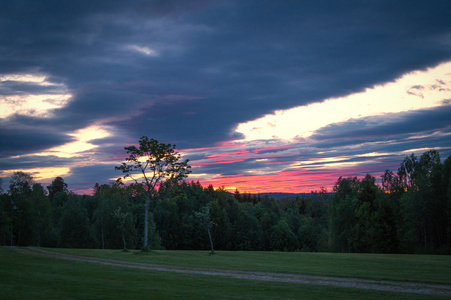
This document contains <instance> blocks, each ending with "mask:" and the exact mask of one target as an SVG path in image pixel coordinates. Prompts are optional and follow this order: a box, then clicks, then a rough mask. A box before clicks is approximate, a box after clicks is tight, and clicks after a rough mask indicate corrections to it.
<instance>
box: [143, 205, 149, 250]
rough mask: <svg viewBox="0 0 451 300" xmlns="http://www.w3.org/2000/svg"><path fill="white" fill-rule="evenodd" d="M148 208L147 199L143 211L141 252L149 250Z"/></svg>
mask: <svg viewBox="0 0 451 300" xmlns="http://www.w3.org/2000/svg"><path fill="white" fill-rule="evenodd" d="M149 206H150V199H149V197H147V199H146V205H145V209H144V242H143V250H148V249H149Z"/></svg>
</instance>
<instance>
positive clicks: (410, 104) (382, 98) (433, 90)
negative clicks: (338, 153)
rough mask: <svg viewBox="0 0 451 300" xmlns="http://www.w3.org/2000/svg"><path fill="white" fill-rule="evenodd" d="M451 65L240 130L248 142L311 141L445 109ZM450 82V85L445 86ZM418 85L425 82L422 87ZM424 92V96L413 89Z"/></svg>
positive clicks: (280, 114) (450, 90) (285, 112)
mask: <svg viewBox="0 0 451 300" xmlns="http://www.w3.org/2000/svg"><path fill="white" fill-rule="evenodd" d="M450 69H451V63H449V62H448V63H444V64H441V65H439V66H437V67H435V68H432V69H428V70H427V71H416V72H412V73H409V74H406V75H404V76H402V77H401V78H399V79H397V80H395V81H394V82H390V83H385V84H383V85H378V86H375V87H372V88H368V89H366V90H365V91H363V92H359V93H355V94H350V95H347V96H345V97H340V98H332V99H326V100H324V101H322V102H320V103H314V104H309V105H306V106H300V107H296V108H292V109H289V110H282V111H276V112H275V113H274V114H271V115H267V116H265V117H262V118H260V119H257V120H253V121H249V122H246V123H241V124H239V125H238V126H237V129H236V131H237V132H239V133H242V134H244V136H245V140H247V141H250V140H261V139H274V138H279V139H285V140H290V139H294V138H296V137H301V138H308V137H309V136H311V135H312V134H314V133H315V132H316V131H317V130H319V129H320V128H322V127H325V126H327V125H329V124H335V123H342V122H346V121H348V120H355V119H357V120H358V119H362V118H367V117H373V116H380V117H383V116H384V115H386V114H395V113H402V112H406V111H412V110H419V109H425V108H431V107H438V106H443V105H444V104H443V101H444V100H445V99H449V98H451V73H450V72H449V70H450ZM445 82H446V83H445ZM418 83H421V84H422V85H421V88H419V87H420V85H419V84H418ZM420 89H421V90H422V91H421V93H418V92H412V90H414V91H417V90H420Z"/></svg>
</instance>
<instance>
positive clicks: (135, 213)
mask: <svg viewBox="0 0 451 300" xmlns="http://www.w3.org/2000/svg"><path fill="white" fill-rule="evenodd" d="M380 181H381V183H380V184H377V183H376V178H375V177H374V176H372V175H370V174H367V175H366V176H365V177H363V178H357V177H347V178H344V177H340V178H338V179H337V181H336V183H335V185H334V187H333V191H331V192H327V191H326V190H325V189H324V188H320V190H319V191H313V192H312V193H311V194H310V195H309V196H308V197H307V196H306V197H293V198H290V197H287V198H282V199H278V200H275V199H273V198H270V197H268V196H262V195H259V194H252V195H251V194H249V193H240V191H238V190H236V191H235V193H230V192H228V191H226V190H225V189H224V188H217V189H214V188H213V187H212V186H207V187H203V186H202V185H201V184H200V183H199V182H194V181H187V180H180V181H171V183H170V184H167V185H164V184H163V185H160V186H159V189H158V193H157V194H155V195H156V196H155V197H154V198H152V201H150V203H149V207H148V220H149V221H148V222H147V230H148V231H147V232H148V237H149V245H148V246H149V248H151V249H168V250H176V249H196V250H210V249H211V250H212V251H213V247H214V250H265V251H315V252H316V251H328V252H361V253H429V254H451V157H448V158H447V159H446V160H445V161H444V162H443V163H442V162H441V159H440V154H439V152H438V151H436V150H430V151H427V152H425V153H423V154H422V155H421V156H420V157H417V156H415V155H414V154H412V155H411V156H408V157H406V158H405V159H404V160H403V161H402V162H401V163H400V166H399V168H398V171H397V172H396V173H394V172H392V171H388V170H387V171H386V172H385V173H384V174H383V175H382V176H381V180H380ZM4 185H5V183H4ZM0 193H1V194H0V244H1V245H6V246H9V245H11V246H16V245H17V246H41V247H61V248H65V247H70V248H101V249H111V248H112V249H141V248H142V247H143V243H144V241H143V233H144V230H145V227H146V226H145V223H146V222H144V220H145V219H144V217H143V216H144V215H145V213H146V187H145V185H144V184H143V183H132V184H127V185H125V184H124V183H122V181H116V182H112V183H110V184H102V185H99V184H96V185H95V186H94V193H93V195H77V194H75V193H73V192H71V191H70V189H69V187H68V186H67V184H66V183H65V182H64V179H63V178H61V177H57V178H55V179H54V180H53V182H52V183H51V184H50V185H49V186H47V187H44V186H43V185H42V184H39V183H35V182H34V180H33V178H32V177H31V176H30V175H29V174H26V173H24V172H20V171H19V172H16V173H14V175H13V176H12V177H11V180H10V181H9V186H8V188H7V189H4V190H0Z"/></svg>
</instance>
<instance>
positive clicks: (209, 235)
mask: <svg viewBox="0 0 451 300" xmlns="http://www.w3.org/2000/svg"><path fill="white" fill-rule="evenodd" d="M207 231H208V237H209V238H210V246H211V253H215V250H214V249H213V240H212V239H211V233H210V226H207Z"/></svg>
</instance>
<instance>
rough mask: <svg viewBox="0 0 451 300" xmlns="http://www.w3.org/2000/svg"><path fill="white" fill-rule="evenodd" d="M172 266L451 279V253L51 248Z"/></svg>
mask: <svg viewBox="0 0 451 300" xmlns="http://www.w3.org/2000/svg"><path fill="white" fill-rule="evenodd" d="M48 250H52V251H58V252H62V253H70V254H76V255H85V256H93V257H101V258H110V259H117V260H126V261H133V262H142V263H154V264H162V265H171V266H184V267H201V268H215V269H227V270H242V271H264V272H281V273H297V274H308V275H325V276H338V277H353V278H365V279H380V280H383V279H386V280H396V281H412V282H425V283H442V284H448V285H451V256H445V255H400V254H348V253H306V252H291V253H284V252H241V251H240V252H238V251H237V252H233V251H216V255H208V251H163V250H157V251H151V252H150V253H148V254H141V251H131V252H126V253H123V252H120V251H118V250H87V249H48Z"/></svg>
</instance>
